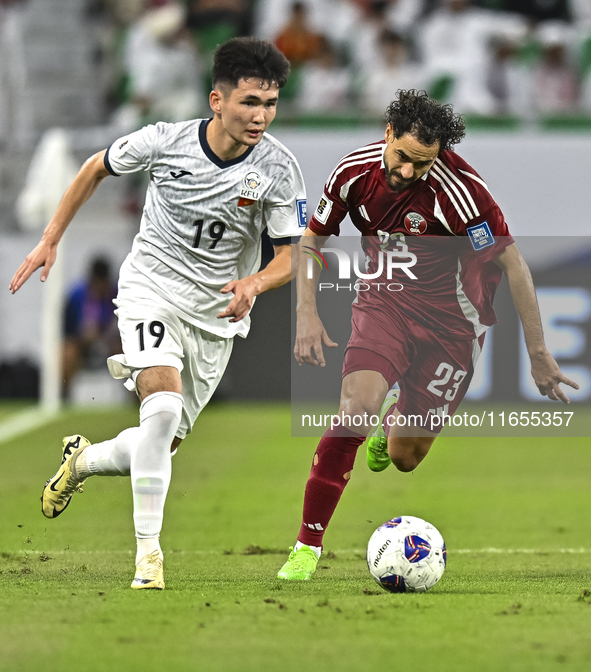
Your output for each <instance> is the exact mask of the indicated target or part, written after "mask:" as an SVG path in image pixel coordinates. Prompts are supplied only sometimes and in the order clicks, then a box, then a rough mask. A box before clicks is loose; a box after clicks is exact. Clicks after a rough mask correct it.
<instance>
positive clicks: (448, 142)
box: [386, 89, 466, 150]
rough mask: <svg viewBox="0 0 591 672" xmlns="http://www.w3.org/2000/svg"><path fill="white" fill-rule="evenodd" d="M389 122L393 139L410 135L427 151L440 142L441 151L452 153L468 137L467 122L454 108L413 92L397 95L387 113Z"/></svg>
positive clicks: (412, 90) (423, 93)
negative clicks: (425, 147)
mask: <svg viewBox="0 0 591 672" xmlns="http://www.w3.org/2000/svg"><path fill="white" fill-rule="evenodd" d="M386 122H387V123H388V124H390V125H391V126H392V130H393V131H394V137H396V138H401V137H402V136H403V135H405V134H406V133H410V134H411V135H412V136H414V137H415V138H416V139H417V140H418V141H419V142H420V143H422V144H423V145H426V146H427V147H430V146H431V145H433V144H434V143H436V142H437V141H438V140H439V145H440V150H444V149H453V146H454V145H457V144H458V142H460V141H461V140H462V138H463V137H464V136H465V135H466V125H465V123H464V119H463V118H462V115H460V114H456V113H455V112H454V111H453V108H452V106H451V105H442V104H441V103H439V102H438V101H437V100H434V99H433V98H430V97H429V96H428V95H427V93H426V92H425V91H415V90H414V89H410V90H409V91H405V90H403V89H401V90H399V91H398V92H397V94H396V98H395V99H394V100H393V101H392V102H391V103H390V105H388V109H387V110H386Z"/></svg>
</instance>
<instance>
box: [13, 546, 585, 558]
mask: <svg viewBox="0 0 591 672" xmlns="http://www.w3.org/2000/svg"><path fill="white" fill-rule="evenodd" d="M9 552H11V553H14V554H18V555H40V554H41V553H47V554H48V555H108V554H111V553H114V554H125V555H131V554H132V553H135V551H131V550H128V551H124V550H117V551H105V550H98V551H74V550H70V549H68V550H63V551H51V550H50V551H39V550H34V549H31V550H26V549H19V550H17V551H9ZM164 552H165V553H169V554H170V555H226V553H225V552H224V551H223V550H222V551H203V550H201V551H197V550H195V551H173V550H166V549H164ZM332 552H333V553H334V554H335V555H337V557H338V555H339V553H340V554H342V555H363V556H365V550H364V549H361V548H349V549H337V550H334V551H332ZM447 552H448V555H450V554H452V555H453V554H455V553H457V554H458V555H471V554H477V553H479V554H488V555H504V554H506V555H520V554H526V555H554V554H563V555H564V554H567V555H591V548H458V549H455V550H454V549H449V548H448V549H447ZM286 553H287V551H286ZM227 555H243V553H242V551H233V552H232V553H228V554H227ZM246 555H257V554H256V553H246V554H244V556H246ZM261 555H279V553H271V552H267V553H261Z"/></svg>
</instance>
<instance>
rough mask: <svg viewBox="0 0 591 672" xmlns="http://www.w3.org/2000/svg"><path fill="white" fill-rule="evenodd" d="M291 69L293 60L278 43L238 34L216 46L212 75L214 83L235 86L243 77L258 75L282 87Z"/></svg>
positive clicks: (256, 76) (265, 80) (215, 84)
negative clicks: (280, 48) (287, 56)
mask: <svg viewBox="0 0 591 672" xmlns="http://www.w3.org/2000/svg"><path fill="white" fill-rule="evenodd" d="M289 70H290V66H289V61H288V60H287V58H285V56H284V55H283V54H282V53H281V52H280V51H279V49H277V47H276V46H275V45H274V44H271V43H270V42H265V41H264V40H257V39H256V38H253V37H234V38H232V39H231V40H228V42H226V43H225V44H222V45H221V46H219V47H218V48H217V49H216V52H215V54H214V56H213V72H212V79H213V85H214V87H216V86H218V85H220V84H226V85H229V86H231V87H232V88H233V89H235V88H236V87H237V86H238V82H239V81H240V80H241V79H249V78H250V77H255V78H257V79H261V80H263V81H264V82H267V83H271V82H273V83H275V84H276V85H277V86H278V87H279V88H280V89H281V88H282V87H284V86H285V83H286V82H287V77H288V75H289Z"/></svg>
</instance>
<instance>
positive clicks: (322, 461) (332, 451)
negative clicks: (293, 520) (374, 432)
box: [298, 427, 365, 546]
mask: <svg viewBox="0 0 591 672" xmlns="http://www.w3.org/2000/svg"><path fill="white" fill-rule="evenodd" d="M345 433H346V436H343V434H345ZM337 434H338V435H340V436H337ZM364 441H365V437H364V436H359V434H355V433H354V432H351V431H349V430H347V429H345V428H343V427H339V428H337V429H335V430H332V429H329V430H328V431H327V432H326V433H325V434H324V436H323V437H322V439H321V440H320V443H319V444H318V448H317V449H316V453H315V454H314V461H313V463H312V470H311V472H310V478H309V479H308V482H307V483H306V492H305V495H304V520H303V523H302V527H301V529H300V534H299V536H298V541H301V542H302V544H307V545H308V546H322V537H323V536H324V532H325V530H326V526H327V525H328V523H329V521H330V519H331V517H332V514H333V513H334V510H335V509H336V506H337V504H338V503H339V499H340V498H341V495H342V494H343V490H344V489H345V486H346V485H347V483H348V482H349V479H350V478H351V471H352V469H353V463H354V462H355V455H356V454H357V449H358V448H359V446H360V445H361V444H362V443H363V442H364Z"/></svg>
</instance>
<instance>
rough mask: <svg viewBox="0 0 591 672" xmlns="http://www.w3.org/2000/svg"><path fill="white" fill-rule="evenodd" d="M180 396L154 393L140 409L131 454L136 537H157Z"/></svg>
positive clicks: (164, 498) (171, 393)
mask: <svg viewBox="0 0 591 672" xmlns="http://www.w3.org/2000/svg"><path fill="white" fill-rule="evenodd" d="M182 409H183V397H182V395H180V394H177V393H176V392H156V393H155V394H151V395H150V396H149V397H147V398H146V399H144V401H143V402H142V405H141V406H140V427H139V430H140V433H139V437H138V439H139V440H138V443H137V448H136V450H134V451H133V452H132V454H131V465H130V472H131V487H132V490H133V522H134V525H135V533H136V537H157V536H158V535H159V534H160V530H161V529H162V514H163V511H164V502H165V500H166V494H167V492H168V486H169V485H170V475H171V470H172V469H171V456H170V444H171V443H172V441H173V439H174V435H175V433H176V430H177V429H178V426H179V422H180V420H181V412H182Z"/></svg>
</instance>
